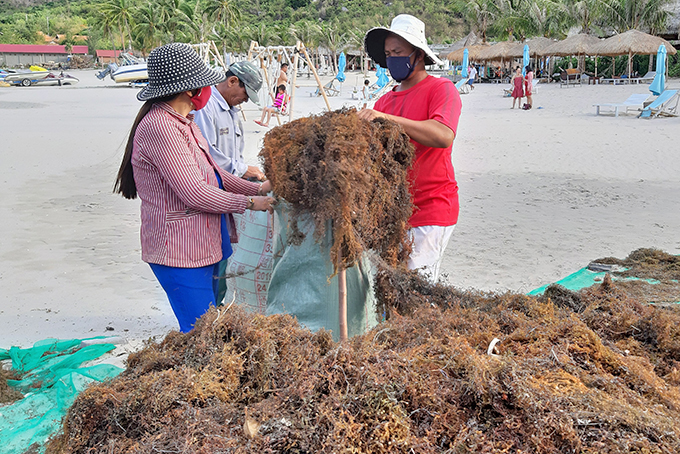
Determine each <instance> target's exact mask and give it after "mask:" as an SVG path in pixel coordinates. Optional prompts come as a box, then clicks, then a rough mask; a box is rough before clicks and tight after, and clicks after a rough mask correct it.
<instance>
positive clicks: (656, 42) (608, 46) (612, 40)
mask: <svg viewBox="0 0 680 454" xmlns="http://www.w3.org/2000/svg"><path fill="white" fill-rule="evenodd" d="M662 44H663V45H664V46H666V52H667V53H668V55H675V54H676V53H677V50H676V49H675V47H673V46H672V45H671V44H670V43H669V42H668V41H666V40H665V39H663V38H659V37H658V36H654V35H650V34H648V33H644V32H641V31H640V30H628V31H627V32H625V33H620V34H618V35H614V36H611V37H609V38H607V39H605V40H604V41H602V42H601V43H600V45H599V46H598V53H597V55H606V56H609V57H616V56H618V55H628V77H630V74H631V72H632V71H633V64H632V62H633V54H641V55H651V54H656V52H657V51H658V50H659V46H660V45H662ZM613 75H614V74H613V73H612V76H613Z"/></svg>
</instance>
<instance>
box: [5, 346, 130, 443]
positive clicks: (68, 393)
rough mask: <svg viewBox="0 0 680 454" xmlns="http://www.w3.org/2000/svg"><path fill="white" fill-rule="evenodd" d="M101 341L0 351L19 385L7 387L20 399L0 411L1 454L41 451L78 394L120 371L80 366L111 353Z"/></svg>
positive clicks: (12, 383) (105, 365) (10, 383)
mask: <svg viewBox="0 0 680 454" xmlns="http://www.w3.org/2000/svg"><path fill="white" fill-rule="evenodd" d="M105 339H106V338H105V337H94V338H89V339H71V340H56V339H46V340H43V341H40V342H37V343H35V344H34V345H33V347H32V348H18V347H12V348H10V349H9V350H4V349H0V361H4V360H11V361H12V369H13V370H14V371H15V372H16V373H17V374H18V375H20V376H21V380H9V381H8V385H9V386H11V387H13V388H14V389H16V390H18V391H20V392H21V393H23V394H24V398H23V399H21V400H19V401H16V402H14V403H13V404H10V405H5V406H1V407H0V446H2V453H3V454H22V453H25V452H26V451H27V450H29V448H30V449H31V452H36V453H42V452H44V444H45V442H46V441H47V440H48V439H49V437H50V436H52V435H53V434H55V433H56V432H57V431H58V430H59V429H60V427H61V425H60V424H61V419H62V417H63V416H64V415H65V414H66V411H67V410H68V408H69V407H70V406H71V404H72V403H73V401H74V400H75V398H76V396H77V395H78V393H80V392H81V391H82V390H83V389H85V388H86V387H87V386H88V385H89V384H90V383H92V382H93V381H104V380H109V379H111V378H113V377H115V376H117V375H118V374H120V373H121V372H122V371H123V369H121V368H119V367H116V366H113V365H110V364H98V365H94V366H90V367H80V366H81V365H82V364H83V363H86V362H88V361H92V360H95V359H97V358H99V357H101V356H102V355H103V354H105V353H107V352H109V351H111V350H113V349H114V348H115V345H113V344H111V343H98V342H106V340H105Z"/></svg>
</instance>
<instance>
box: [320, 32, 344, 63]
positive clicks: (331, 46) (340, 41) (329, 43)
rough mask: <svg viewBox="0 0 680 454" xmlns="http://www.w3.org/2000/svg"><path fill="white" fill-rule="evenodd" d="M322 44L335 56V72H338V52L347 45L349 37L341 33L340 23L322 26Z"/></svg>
mask: <svg viewBox="0 0 680 454" xmlns="http://www.w3.org/2000/svg"><path fill="white" fill-rule="evenodd" d="M320 44H321V45H322V46H325V47H326V48H328V50H330V51H331V53H332V54H333V70H334V71H335V72H336V73H337V72H338V52H340V51H342V49H343V48H344V47H345V46H346V45H347V35H346V34H345V33H341V32H340V25H339V24H338V21H337V20H336V21H332V22H324V23H322V24H321V40H320Z"/></svg>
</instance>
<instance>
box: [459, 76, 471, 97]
mask: <svg viewBox="0 0 680 454" xmlns="http://www.w3.org/2000/svg"><path fill="white" fill-rule="evenodd" d="M467 81H468V80H467V79H461V80H459V81H458V82H456V88H457V89H458V93H460V94H461V95H467V94H468V93H470V91H472V88H471V87H470V84H468V83H467Z"/></svg>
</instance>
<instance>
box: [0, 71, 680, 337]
mask: <svg viewBox="0 0 680 454" xmlns="http://www.w3.org/2000/svg"><path fill="white" fill-rule="evenodd" d="M73 73H74V75H76V76H77V77H79V78H80V79H81V83H80V84H79V85H77V86H75V87H31V88H17V87H9V88H4V87H0V143H1V144H2V145H0V147H1V151H0V168H2V170H3V175H2V177H0V194H1V197H0V219H1V220H2V221H1V222H0V238H2V240H1V242H0V289H1V290H0V347H2V348H7V347H9V346H12V345H18V346H30V345H31V344H32V343H33V342H35V341H37V340H40V339H44V338H47V337H59V338H72V337H90V336H97V335H120V336H123V337H125V338H126V339H128V340H130V341H131V342H132V343H133V344H135V345H136V344H138V343H139V341H140V340H143V339H147V338H149V337H152V336H157V337H162V336H164V335H165V334H166V333H167V332H168V331H169V330H171V329H174V328H175V327H176V322H175V319H174V316H173V314H172V310H171V309H170V306H169V304H168V302H167V299H166V297H165V294H164V293H163V291H162V289H161V288H160V287H159V285H158V284H157V283H156V280H155V278H154V277H153V275H152V273H151V271H150V269H149V267H148V266H147V265H146V264H145V263H143V262H142V261H141V259H140V246H139V202H138V201H134V202H133V201H127V200H124V199H123V198H121V197H120V196H116V195H113V194H112V193H111V189H112V186H113V181H114V178H115V174H116V172H117V170H118V166H119V164H120V160H121V156H122V152H123V145H124V143H125V141H126V136H127V134H128V131H129V127H130V125H131V123H132V121H133V118H134V116H135V114H136V112H137V110H138V109H139V107H140V105H141V103H139V102H138V101H137V100H136V99H135V94H136V92H137V90H135V89H130V88H127V87H124V86H116V85H115V84H114V83H113V82H112V81H111V80H105V81H99V80H97V79H96V78H95V76H94V71H73ZM326 80H327V79H326ZM360 81H361V80H360V78H359V76H357V75H356V74H351V73H350V75H349V77H348V81H347V82H346V83H345V88H344V92H343V94H342V95H341V96H339V97H335V98H331V100H332V107H333V108H338V107H341V106H342V105H357V104H358V101H353V100H352V99H351V97H350V94H351V88H350V87H351V86H354V85H359V83H357V82H360ZM299 82H300V83H301V84H302V85H309V86H311V85H312V83H313V80H312V79H307V78H306V77H303V78H302V79H300V80H299ZM668 85H670V86H676V87H677V86H678V85H680V83H678V81H677V80H672V81H670V83H669V84H668ZM312 90H313V89H312V88H310V87H308V86H303V87H301V88H300V89H299V90H298V96H297V97H296V99H295V109H296V112H299V113H300V115H306V114H309V113H315V112H320V111H321V110H322V109H323V108H324V103H323V100H322V99H321V98H316V97H314V98H312V97H310V96H309V94H310V92H311V91H312ZM646 91H647V87H646V86H644V85H640V86H583V87H575V88H563V89H560V88H559V86H556V85H544V86H540V89H539V91H538V93H537V94H536V95H535V97H534V106H535V108H534V109H533V110H531V111H520V110H514V111H513V110H510V105H511V103H512V101H511V100H510V99H509V98H503V97H501V94H502V89H501V86H499V85H477V88H476V89H475V90H474V92H473V93H471V94H469V95H464V96H463V115H462V117H461V121H460V128H459V134H458V137H457V138H456V142H455V152H454V167H455V169H456V171H457V177H458V181H459V184H460V197H461V216H460V221H459V224H458V226H457V229H456V231H455V233H454V236H453V240H452V241H451V244H450V246H449V249H448V251H447V257H446V259H445V263H444V272H445V273H446V274H447V275H448V280H449V282H450V283H451V284H453V285H456V286H459V287H463V288H477V289H481V290H500V291H505V290H514V291H519V292H527V291H530V290H532V289H534V288H536V287H538V286H541V285H543V284H546V283H549V282H553V281H555V280H557V279H559V278H561V277H564V276H565V275H567V274H569V273H571V272H573V271H576V270H577V269H579V268H581V267H583V266H585V265H587V264H588V262H589V261H590V260H592V259H596V258H599V257H603V256H616V257H621V258H623V257H625V256H626V255H627V254H628V253H629V252H630V251H632V250H634V249H637V248H639V247H656V248H661V249H663V250H665V251H667V252H670V253H673V254H678V253H680V236H679V235H678V233H680V178H678V177H679V176H680V154H679V152H678V149H679V147H678V139H679V138H680V135H679V134H678V131H680V119H678V118H674V119H656V120H640V119H637V118H635V117H634V116H633V115H628V116H625V115H623V116H620V117H619V118H614V117H613V116H599V117H596V116H595V108H594V107H592V104H593V103H594V102H612V101H622V100H624V99H626V98H627V97H628V95H629V94H631V93H645V92H646ZM538 107H541V108H538ZM246 115H247V117H248V121H247V122H246V131H247V138H246V140H247V142H248V153H247V157H248V159H250V161H251V162H252V163H257V151H258V148H259V146H260V145H259V142H260V141H261V140H262V137H263V136H264V132H265V131H264V128H261V127H259V126H257V125H256V124H255V123H254V122H253V121H252V120H253V119H255V118H259V111H258V110H257V109H256V107H255V106H254V105H253V104H248V105H247V106H246ZM272 124H274V121H272ZM107 327H111V328H113V330H112V331H111V330H107Z"/></svg>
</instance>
